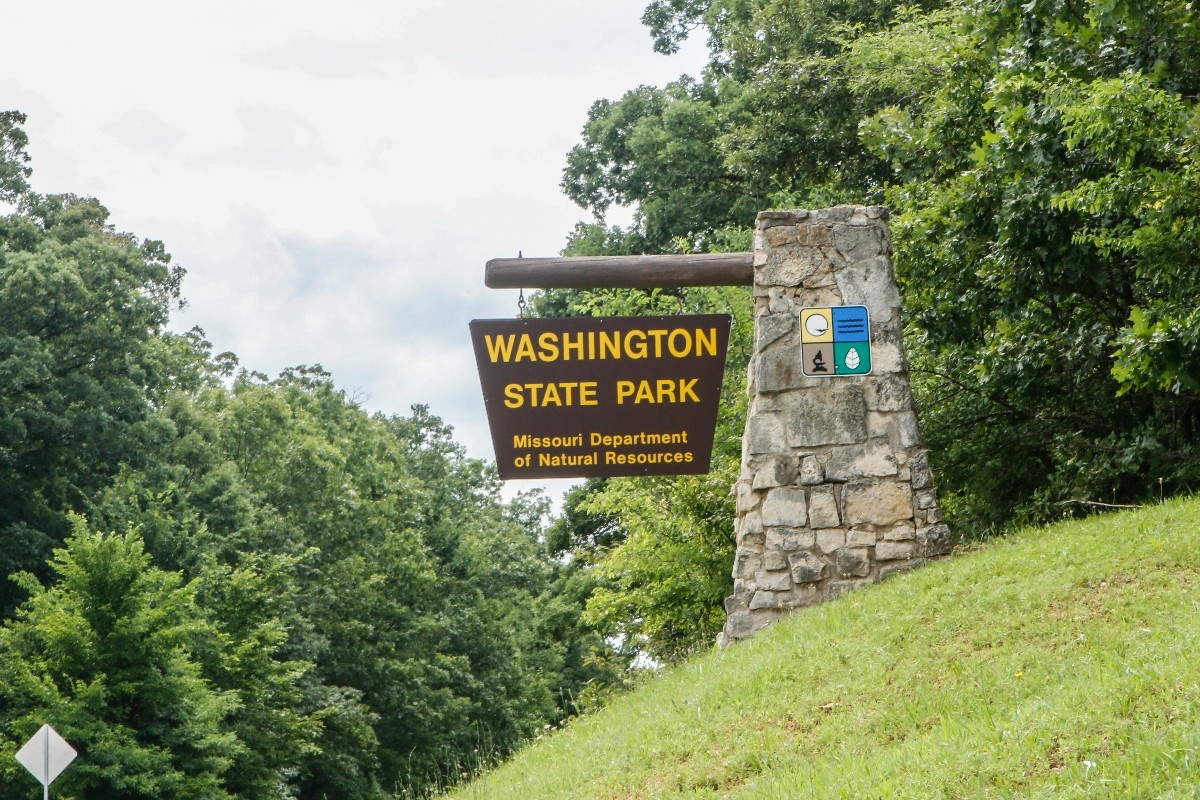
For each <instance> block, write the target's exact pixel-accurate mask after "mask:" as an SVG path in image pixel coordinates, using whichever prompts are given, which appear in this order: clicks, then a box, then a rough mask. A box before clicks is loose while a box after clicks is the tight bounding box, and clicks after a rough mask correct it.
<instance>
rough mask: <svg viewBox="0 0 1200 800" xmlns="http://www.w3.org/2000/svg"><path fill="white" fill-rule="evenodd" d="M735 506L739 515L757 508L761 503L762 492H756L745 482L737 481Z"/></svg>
mask: <svg viewBox="0 0 1200 800" xmlns="http://www.w3.org/2000/svg"><path fill="white" fill-rule="evenodd" d="M736 498H737V499H736V504H737V510H738V512H739V513H748V512H750V511H753V510H754V509H756V508H758V506H759V503H761V502H762V492H756V491H754V489H753V488H751V486H750V483H749V482H747V481H738V482H737V489H736Z"/></svg>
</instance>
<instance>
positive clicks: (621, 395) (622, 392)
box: [617, 381, 634, 405]
mask: <svg viewBox="0 0 1200 800" xmlns="http://www.w3.org/2000/svg"><path fill="white" fill-rule="evenodd" d="M633 389H634V387H633V381H617V404H618V405H624V403H625V398H626V397H629V396H630V395H632V394H633Z"/></svg>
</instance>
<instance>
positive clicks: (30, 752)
mask: <svg viewBox="0 0 1200 800" xmlns="http://www.w3.org/2000/svg"><path fill="white" fill-rule="evenodd" d="M75 755H76V753H75V748H74V747H71V745H69V744H67V741H66V740H65V739H63V738H62V737H61V736H59V735H58V732H57V731H55V730H54V728H51V727H50V726H49V725H43V726H42V727H41V728H40V729H39V730H38V732H37V733H35V734H34V735H33V736H32V737H30V739H29V741H28V742H26V743H25V746H24V747H22V748H21V749H20V751H19V752H18V753H17V761H20V762H21V765H22V766H24V767H25V769H27V770H29V771H30V772H32V773H33V777H35V778H37V779H38V780H39V781H41V783H42V786H45V787H47V791H49V786H50V784H51V782H53V780H54V779H55V778H57V777H58V776H59V775H60V774H62V771H63V770H64V769H66V768H67V765H68V764H70V763H71V762H72V761H74V760H75Z"/></svg>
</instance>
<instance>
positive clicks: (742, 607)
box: [725, 594, 748, 615]
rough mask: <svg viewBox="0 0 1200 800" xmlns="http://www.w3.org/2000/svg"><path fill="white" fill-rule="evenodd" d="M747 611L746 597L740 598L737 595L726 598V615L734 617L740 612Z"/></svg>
mask: <svg viewBox="0 0 1200 800" xmlns="http://www.w3.org/2000/svg"><path fill="white" fill-rule="evenodd" d="M746 610H748V604H747V603H746V599H745V598H744V597H738V596H737V595H736V594H731V595H729V597H726V598H725V613H726V614H730V615H733V614H736V613H738V612H739V611H746Z"/></svg>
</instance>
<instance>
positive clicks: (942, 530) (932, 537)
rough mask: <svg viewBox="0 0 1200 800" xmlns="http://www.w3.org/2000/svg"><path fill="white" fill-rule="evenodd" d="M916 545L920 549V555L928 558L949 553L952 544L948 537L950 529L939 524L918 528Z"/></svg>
mask: <svg viewBox="0 0 1200 800" xmlns="http://www.w3.org/2000/svg"><path fill="white" fill-rule="evenodd" d="M917 544H918V546H919V547H920V548H921V554H922V555H924V556H925V557H927V558H928V557H931V556H942V555H945V554H946V553H949V552H950V549H951V547H952V546H953V544H954V542H953V540H952V539H951V536H950V528H949V527H947V526H946V525H944V524H941V523H939V524H937V525H931V526H929V527H928V528H918V529H917Z"/></svg>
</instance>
